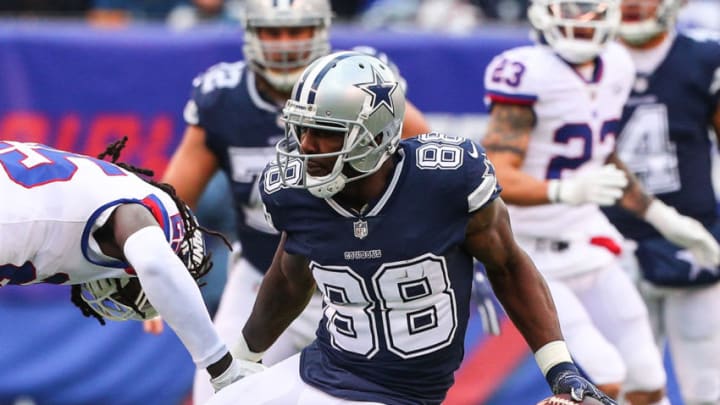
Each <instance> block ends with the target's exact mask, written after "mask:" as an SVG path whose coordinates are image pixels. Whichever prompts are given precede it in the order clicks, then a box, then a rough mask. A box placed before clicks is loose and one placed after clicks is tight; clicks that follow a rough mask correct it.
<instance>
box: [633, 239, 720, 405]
mask: <svg viewBox="0 0 720 405" xmlns="http://www.w3.org/2000/svg"><path fill="white" fill-rule="evenodd" d="M628 250H629V251H630V254H629V257H627V256H626V257H624V259H625V261H624V264H625V265H626V267H627V268H628V271H630V272H631V273H636V274H640V269H639V267H638V266H639V264H638V263H637V260H635V255H634V253H633V252H632V251H631V249H628ZM639 286H640V293H641V295H642V297H643V298H644V299H645V303H646V304H647V307H648V311H649V313H650V321H651V325H652V329H653V332H654V334H655V337H656V339H657V342H658V345H659V346H660V347H663V346H664V344H668V345H669V347H670V355H671V358H672V362H673V368H674V369H675V378H676V379H677V381H678V385H679V386H680V393H681V396H682V398H683V402H684V403H685V405H711V404H713V405H717V404H720V312H719V311H717V308H720V283H716V284H714V285H711V286H704V287H691V288H662V287H658V286H655V285H652V284H650V283H648V282H647V281H640V282H639Z"/></svg>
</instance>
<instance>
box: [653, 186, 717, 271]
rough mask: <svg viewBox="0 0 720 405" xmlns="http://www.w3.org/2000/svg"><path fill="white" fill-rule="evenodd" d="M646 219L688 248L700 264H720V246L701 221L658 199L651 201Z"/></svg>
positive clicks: (704, 266) (667, 237) (707, 266)
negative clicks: (680, 212)
mask: <svg viewBox="0 0 720 405" xmlns="http://www.w3.org/2000/svg"><path fill="white" fill-rule="evenodd" d="M645 220H646V221H647V222H648V223H649V224H650V225H652V226H654V227H655V229H657V231H658V232H660V234H661V235H662V236H663V237H665V239H667V240H669V241H670V242H672V243H674V244H676V245H678V246H681V247H684V248H686V249H688V250H689V251H690V253H692V255H693V256H694V257H695V262H696V263H697V264H698V265H699V266H701V267H703V268H707V269H714V268H716V267H717V266H718V265H720V246H719V245H718V243H717V241H716V240H715V238H714V237H713V236H712V235H711V234H710V232H708V231H707V229H705V227H704V226H703V225H702V224H701V223H700V222H698V221H696V220H695V219H693V218H690V217H687V216H685V215H681V214H679V213H678V212H677V211H676V210H675V208H672V207H669V206H667V205H665V203H663V202H662V201H660V200H658V199H654V200H653V201H652V202H651V203H650V206H649V207H648V209H647V211H646V212H645Z"/></svg>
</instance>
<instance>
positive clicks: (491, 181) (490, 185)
mask: <svg viewBox="0 0 720 405" xmlns="http://www.w3.org/2000/svg"><path fill="white" fill-rule="evenodd" d="M496 187H497V178H496V177H495V176H494V175H487V176H485V180H483V182H482V183H480V185H479V186H478V187H477V188H476V189H475V190H474V191H473V192H472V193H470V195H468V198H467V200H468V212H473V211H475V210H477V209H478V208H480V207H482V206H483V205H485V203H487V202H488V200H490V197H492V196H493V194H495V188H496Z"/></svg>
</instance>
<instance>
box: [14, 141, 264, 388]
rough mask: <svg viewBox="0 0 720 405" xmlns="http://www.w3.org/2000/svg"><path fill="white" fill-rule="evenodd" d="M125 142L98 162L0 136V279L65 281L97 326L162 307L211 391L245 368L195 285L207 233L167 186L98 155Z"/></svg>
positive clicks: (204, 264) (206, 262) (203, 269)
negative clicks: (215, 325)
mask: <svg viewBox="0 0 720 405" xmlns="http://www.w3.org/2000/svg"><path fill="white" fill-rule="evenodd" d="M126 140H127V138H125V139H124V140H122V141H120V142H117V143H115V144H112V145H111V146H110V147H108V150H107V151H106V153H104V154H103V155H101V158H100V159H94V158H91V157H89V156H83V155H78V154H74V153H70V152H65V151H61V150H57V149H53V148H50V147H48V146H45V145H40V144H35V143H22V142H14V141H0V195H2V202H1V203H0V206H2V209H1V210H0V286H3V285H7V284H13V285H28V284H34V283H52V284H71V285H72V301H73V303H74V304H75V305H77V306H78V307H80V309H81V310H82V312H83V314H84V315H85V316H93V317H95V318H97V319H98V320H99V321H100V322H101V323H102V324H104V323H105V321H104V318H107V319H112V320H144V319H148V318H150V317H153V316H155V315H157V314H162V316H163V317H164V318H165V319H166V320H167V321H168V323H169V324H170V325H171V327H172V328H173V330H174V331H175V332H176V333H177V335H178V337H179V338H180V340H181V341H182V342H183V344H184V345H185V347H186V348H187V350H188V351H189V352H190V354H191V356H192V358H193V361H194V362H195V364H196V365H197V367H198V368H204V369H207V370H208V372H209V373H210V376H211V382H212V384H213V386H214V387H215V389H216V390H219V389H221V388H223V387H224V386H226V385H228V384H230V383H231V382H233V381H234V380H235V379H237V378H239V377H240V376H241V375H242V374H243V373H244V368H243V367H244V366H242V365H241V362H239V361H235V360H233V358H232V356H231V355H230V353H229V351H228V349H227V348H226V346H225V344H224V343H223V342H222V341H221V339H220V337H219V336H218V334H217V333H216V332H215V329H214V328H213V325H212V323H211V321H210V316H209V315H208V313H207V310H206V309H205V306H204V303H203V301H202V297H201V295H200V291H199V289H198V286H197V284H196V282H195V279H197V278H199V277H201V276H202V275H204V274H205V273H207V272H208V271H209V270H210V268H211V266H212V262H211V261H210V257H209V256H208V255H206V254H205V246H204V239H203V231H206V230H205V229H204V228H201V227H200V226H199V224H198V223H197V222H196V220H195V217H194V216H193V215H192V212H191V211H190V210H189V208H187V206H185V204H184V203H183V202H182V201H180V200H179V199H177V197H175V195H174V192H173V190H172V188H170V187H169V186H167V185H162V184H158V183H152V182H150V181H146V180H143V179H141V178H140V177H138V176H137V175H136V174H135V173H134V172H142V173H146V172H145V171H142V170H141V169H136V168H134V167H132V166H129V165H124V164H121V163H120V164H113V163H111V162H108V161H105V160H102V157H104V156H105V155H108V154H109V155H111V156H113V162H114V161H115V160H116V159H117V157H118V156H119V152H120V150H121V149H122V147H123V146H124V144H125V141H126ZM151 302H152V304H151ZM251 367H257V365H251Z"/></svg>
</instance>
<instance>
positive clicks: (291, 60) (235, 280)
mask: <svg viewBox="0 0 720 405" xmlns="http://www.w3.org/2000/svg"><path fill="white" fill-rule="evenodd" d="M245 7H246V12H245V14H244V20H243V24H244V28H245V34H244V46H243V53H244V56H245V58H244V59H245V60H244V61H242V62H236V63H220V64H218V65H215V66H213V67H211V68H210V69H208V70H207V71H206V72H205V73H204V74H202V75H200V76H199V77H197V78H196V79H195V81H194V82H193V91H192V96H191V99H190V100H189V101H188V103H187V106H186V108H185V112H184V117H185V121H186V122H187V124H188V126H187V130H186V132H185V135H184V137H183V139H182V142H181V144H180V146H179V148H178V149H177V150H176V151H175V154H174V156H173V157H172V159H171V161H170V164H169V166H168V168H167V171H166V172H165V175H164V178H163V180H164V181H166V182H168V183H170V184H172V185H173V186H175V188H176V190H177V193H178V195H179V196H180V197H181V198H183V199H184V200H185V201H187V202H188V203H189V204H190V206H195V204H196V203H197V201H198V198H199V197H200V195H201V194H202V191H203V189H204V188H205V186H206V185H207V184H208V182H209V181H210V179H211V178H212V176H213V174H214V173H215V172H217V171H218V170H222V171H223V172H224V173H225V174H227V177H228V179H229V180H230V182H231V187H230V188H231V192H232V196H233V203H234V207H235V210H236V216H237V224H236V234H237V236H238V239H239V249H240V251H239V252H235V254H234V255H233V259H234V260H233V263H231V264H230V272H229V274H228V281H227V284H226V286H225V289H224V291H223V296H222V298H221V301H220V305H219V308H218V311H217V313H216V315H215V320H214V322H215V325H216V326H217V328H218V331H219V333H220V334H221V336H222V337H223V338H224V339H225V340H226V341H234V340H235V339H236V338H237V337H238V336H239V334H240V328H241V327H242V325H243V323H244V321H245V319H247V317H248V315H249V312H250V309H251V307H252V303H253V301H254V299H255V291H256V290H257V287H258V285H259V283H260V281H261V280H262V275H263V272H264V271H265V269H267V268H268V266H269V264H270V261H271V260H272V256H273V253H274V251H275V247H276V246H277V243H278V240H279V235H278V234H277V233H276V232H275V231H274V230H273V229H270V228H269V227H268V226H267V225H266V224H265V220H264V214H263V212H262V209H261V204H260V198H259V195H258V193H257V180H258V177H259V175H260V173H261V171H262V169H263V168H264V167H265V165H266V164H267V163H268V162H269V161H271V160H272V158H273V157H274V156H275V149H274V147H273V145H274V144H275V143H276V142H277V140H278V139H280V138H281V137H282V136H283V129H282V123H281V122H280V120H279V118H280V113H281V108H282V106H283V105H284V104H285V101H286V100H287V99H288V97H289V96H290V90H291V89H292V86H293V84H295V81H296V80H297V78H298V76H299V74H300V72H302V70H303V69H304V68H305V67H307V65H308V64H309V63H310V62H312V61H313V60H315V59H317V58H318V57H320V56H323V55H326V54H327V53H329V52H330V44H329V40H328V30H329V27H330V23H331V15H332V12H331V9H330V4H329V1H327V0H293V1H291V0H247V1H246V2H245ZM363 50H364V51H366V52H374V51H373V50H372V49H370V48H367V47H365V48H363ZM378 56H381V57H385V56H384V55H378ZM405 123H406V125H405V131H404V135H406V136H409V135H415V134H419V133H422V132H426V130H427V125H426V123H425V121H424V119H423V117H422V115H421V114H420V113H419V112H418V111H417V109H414V108H412V107H409V108H408V114H406V120H405ZM236 250H237V248H236ZM319 319H320V300H319V295H318V297H316V298H315V299H314V300H313V302H312V304H311V305H310V306H309V307H308V311H307V312H306V315H304V316H302V317H300V318H298V320H297V321H296V323H295V324H293V326H292V327H291V328H290V329H289V330H288V333H286V334H285V335H284V336H283V337H282V338H281V339H279V340H278V342H276V344H275V346H274V347H273V348H272V349H271V350H270V351H269V352H268V354H267V356H266V357H265V362H266V363H267V364H272V363H274V362H276V361H278V360H281V359H284V358H286V357H288V356H289V355H291V354H294V353H296V352H297V351H299V350H300V349H301V348H303V347H304V346H305V345H307V344H308V343H310V342H311V341H312V339H314V338H315V336H314V330H315V327H316V326H317V322H318V321H319ZM155 325H162V324H161V323H158V322H157V321H156V322H155ZM195 381H196V384H195V389H194V397H195V402H196V403H202V402H204V399H206V398H207V397H209V396H210V395H211V394H212V389H211V387H210V385H209V384H208V383H207V376H206V375H204V372H200V373H198V375H197V376H196V380H195Z"/></svg>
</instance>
